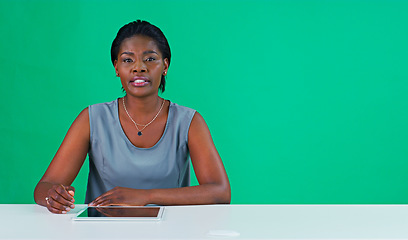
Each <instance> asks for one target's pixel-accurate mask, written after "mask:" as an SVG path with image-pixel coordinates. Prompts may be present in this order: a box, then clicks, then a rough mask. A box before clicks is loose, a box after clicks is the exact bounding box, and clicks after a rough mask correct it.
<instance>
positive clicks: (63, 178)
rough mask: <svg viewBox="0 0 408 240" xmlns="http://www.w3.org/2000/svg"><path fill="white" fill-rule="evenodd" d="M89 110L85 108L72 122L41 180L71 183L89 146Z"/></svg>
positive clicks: (64, 183)
mask: <svg viewBox="0 0 408 240" xmlns="http://www.w3.org/2000/svg"><path fill="white" fill-rule="evenodd" d="M89 138H90V127H89V112H88V108H85V109H84V110H83V111H82V112H81V113H80V114H79V115H78V117H77V118H76V119H75V121H74V122H73V123H72V125H71V127H70V128H69V130H68V132H67V134H66V136H65V138H64V140H63V142H62V144H61V146H60V148H59V149H58V151H57V153H56V154H55V156H54V158H53V159H52V161H51V163H50V165H49V167H48V169H47V171H46V172H45V174H44V176H43V177H42V178H41V180H40V182H50V183H58V184H63V185H71V184H72V182H73V181H74V179H75V177H76V176H77V174H78V172H79V170H80V169H81V166H82V164H83V163H84V161H85V158H86V155H87V153H88V148H89Z"/></svg>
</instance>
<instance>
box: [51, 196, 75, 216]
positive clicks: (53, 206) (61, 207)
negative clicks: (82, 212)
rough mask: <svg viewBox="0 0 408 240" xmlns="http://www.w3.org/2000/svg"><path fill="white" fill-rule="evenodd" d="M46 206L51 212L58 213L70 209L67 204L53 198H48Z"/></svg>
mask: <svg viewBox="0 0 408 240" xmlns="http://www.w3.org/2000/svg"><path fill="white" fill-rule="evenodd" d="M47 208H48V209H49V210H50V211H51V210H52V212H56V211H57V212H58V213H67V212H68V211H70V210H71V209H70V208H69V207H68V206H65V205H63V204H61V203H59V202H57V201H55V200H54V199H53V198H49V199H48V204H47Z"/></svg>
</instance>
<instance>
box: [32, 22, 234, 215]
mask: <svg viewBox="0 0 408 240" xmlns="http://www.w3.org/2000/svg"><path fill="white" fill-rule="evenodd" d="M111 58H112V63H113V65H114V67H115V70H116V75H117V76H118V77H120V80H121V83H122V86H123V89H124V91H125V93H126V95H125V96H124V97H123V98H119V99H117V100H115V101H112V102H109V103H102V104H95V105H91V106H89V107H88V108H86V109H84V110H83V111H82V112H81V113H80V114H79V116H78V117H77V118H76V119H75V121H74V123H73V124H72V126H71V127H70V129H69V130H68V133H67V135H66V137H65V139H64V141H63V142H62V144H61V146H60V148H59V150H58V152H57V153H56V155H55V157H54V158H53V160H52V162H51V164H50V166H49V167H48V169H47V171H46V172H45V174H44V176H43V177H42V178H41V180H40V181H39V183H38V184H37V186H36V188H35V191H34V199H35V201H36V203H38V204H40V205H43V206H46V207H47V208H48V210H49V211H50V212H53V213H66V212H68V211H70V210H71V209H72V208H74V207H75V205H74V203H75V200H74V194H75V189H74V188H73V187H72V186H70V185H71V184H72V182H73V181H74V179H75V177H76V176H77V174H78V172H79V170H80V168H81V166H82V164H83V163H84V160H85V158H86V155H87V154H89V161H90V172H89V179H88V187H87V193H86V199H85V203H89V205H90V206H105V205H139V206H140V205H147V204H158V205H185V204H213V203H229V202H230V199H231V190H230V185H229V181H228V177H227V175H226V173H225V170H224V166H223V164H222V161H221V159H220V156H219V154H218V152H217V150H216V148H215V146H214V143H213V141H212V138H211V135H210V132H209V130H208V127H207V125H206V123H205V122H204V119H203V118H202V116H201V115H200V114H199V113H197V112H196V111H194V110H192V109H190V108H186V107H183V106H179V105H177V104H175V103H172V102H170V101H168V100H165V99H162V98H160V97H159V96H158V93H159V90H161V91H164V89H165V76H166V74H167V71H168V68H169V65H170V59H171V53H170V47H169V44H168V42H167V39H166V38H165V36H164V34H163V33H162V32H161V30H160V29H159V28H157V27H156V26H154V25H151V24H150V23H148V22H146V21H140V20H138V21H135V22H131V23H129V24H127V25H125V26H123V27H122V28H121V29H120V30H119V32H118V34H117V36H116V38H115V39H114V41H113V43H112V48H111ZM189 156H190V157H191V162H192V164H193V167H194V171H195V173H196V176H197V179H198V182H199V185H198V186H189V177H190V174H189Z"/></svg>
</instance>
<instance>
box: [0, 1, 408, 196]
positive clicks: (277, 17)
mask: <svg viewBox="0 0 408 240" xmlns="http://www.w3.org/2000/svg"><path fill="white" fill-rule="evenodd" d="M407 12H408V2H407V1H396V0H382V1H368V0H367V1H365V0H364V1H363V0H355V1H349V0H344V1H340V0H333V1H329V0H327V1H324V0H315V1H307V0H302V1H301V0H299V1H294V0H292V1H283V0H282V1H266V0H251V1H239V0H237V1H225V0H216V1H203V0H199V1H182V0H177V1H170V0H168V1H164V0H163V1H123V0H120V1H96V0H93V1H91V0H89V1H86V0H76V1H75V0H74V1H56V0H55V1H50V0H42V1H23V0H16V1H11V0H10V1H4V0H3V1H0V30H1V39H0V51H1V53H0V57H1V64H0V69H1V88H0V89H1V90H0V91H1V94H0V96H1V119H0V123H1V138H0V141H1V142H0V146H1V152H0V160H1V165H2V167H1V168H0V175H1V180H0V189H1V192H2V194H1V195H0V203H34V201H33V190H34V187H35V185H36V184H37V182H38V180H39V179H40V178H41V176H42V175H43V173H44V172H45V170H46V168H47V166H48V165H49V163H50V161H51V159H52V157H53V156H54V154H55V152H56V151H57V149H58V147H59V145H60V143H61V142H62V140H63V138H64V136H65V133H66V132H67V130H68V128H69V126H70V125H71V123H72V122H73V120H74V119H75V117H76V116H77V115H78V114H79V112H80V111H81V110H82V109H83V108H85V107H87V106H88V105H90V104H95V103H100V102H106V101H112V100H114V99H116V98H117V97H121V96H123V93H122V91H121V85H120V81H119V79H118V78H116V76H115V71H114V68H113V67H112V64H111V62H110V45H111V42H112V40H113V38H114V37H115V35H116V32H117V30H118V29H119V28H120V27H121V26H122V25H124V24H126V23H128V22H130V21H133V20H136V19H143V20H147V21H150V22H151V23H153V24H155V25H157V26H159V27H160V28H161V29H162V30H163V31H164V33H165V35H166V36H167V38H168V40H169V42H170V46H171V49H172V55H173V58H172V63H171V66H170V70H169V74H168V84H167V86H166V92H165V93H164V94H163V95H162V96H163V97H164V98H166V99H170V100H171V101H173V102H176V103H178V104H181V105H185V106H188V107H191V108H194V109H197V110H198V111H199V112H200V113H201V114H202V115H203V116H204V118H205V119H206V121H207V124H208V125H209V127H210V130H211V132H212V136H213V139H214V142H215V144H216V146H217V148H218V150H219V153H220V155H221V157H222V159H223V161H224V164H225V167H226V170H227V173H228V175H229V178H230V181H231V187H232V203H233V204H286V203H287V204H295V203H299V204H309V203H310V204H318V203H323V204H325V203H327V204H330V203H340V204H343V203H344V204H349V203H357V204H360V203H372V204H375V203H385V204H397V203H408V187H407V186H408V174H407V173H408V162H407V160H408V159H407V157H408V146H407V144H408V140H407V136H408V128H407V123H408V113H407V110H408V99H407V91H408V28H407V26H408V14H407ZM67 167H69V162H67ZM87 171H88V160H86V162H85V164H84V167H83V168H82V170H81V172H80V174H79V176H78V177H77V179H76V180H75V182H74V183H73V186H74V187H76V189H77V191H76V199H77V202H79V203H83V201H84V196H85V190H86V181H87ZM192 183H193V184H197V181H196V180H195V178H194V176H193V177H192Z"/></svg>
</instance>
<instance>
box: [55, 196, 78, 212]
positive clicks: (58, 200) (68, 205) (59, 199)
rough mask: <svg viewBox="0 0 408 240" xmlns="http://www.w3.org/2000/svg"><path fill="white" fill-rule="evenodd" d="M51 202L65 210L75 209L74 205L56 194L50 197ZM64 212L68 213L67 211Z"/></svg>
mask: <svg viewBox="0 0 408 240" xmlns="http://www.w3.org/2000/svg"><path fill="white" fill-rule="evenodd" d="M51 200H53V201H54V202H56V203H59V204H61V205H62V206H65V208H75V205H74V204H73V203H72V202H71V201H68V200H66V199H65V198H64V197H63V196H61V195H59V194H58V193H57V194H55V195H53V196H51ZM65 210H67V211H69V210H68V209H65Z"/></svg>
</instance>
